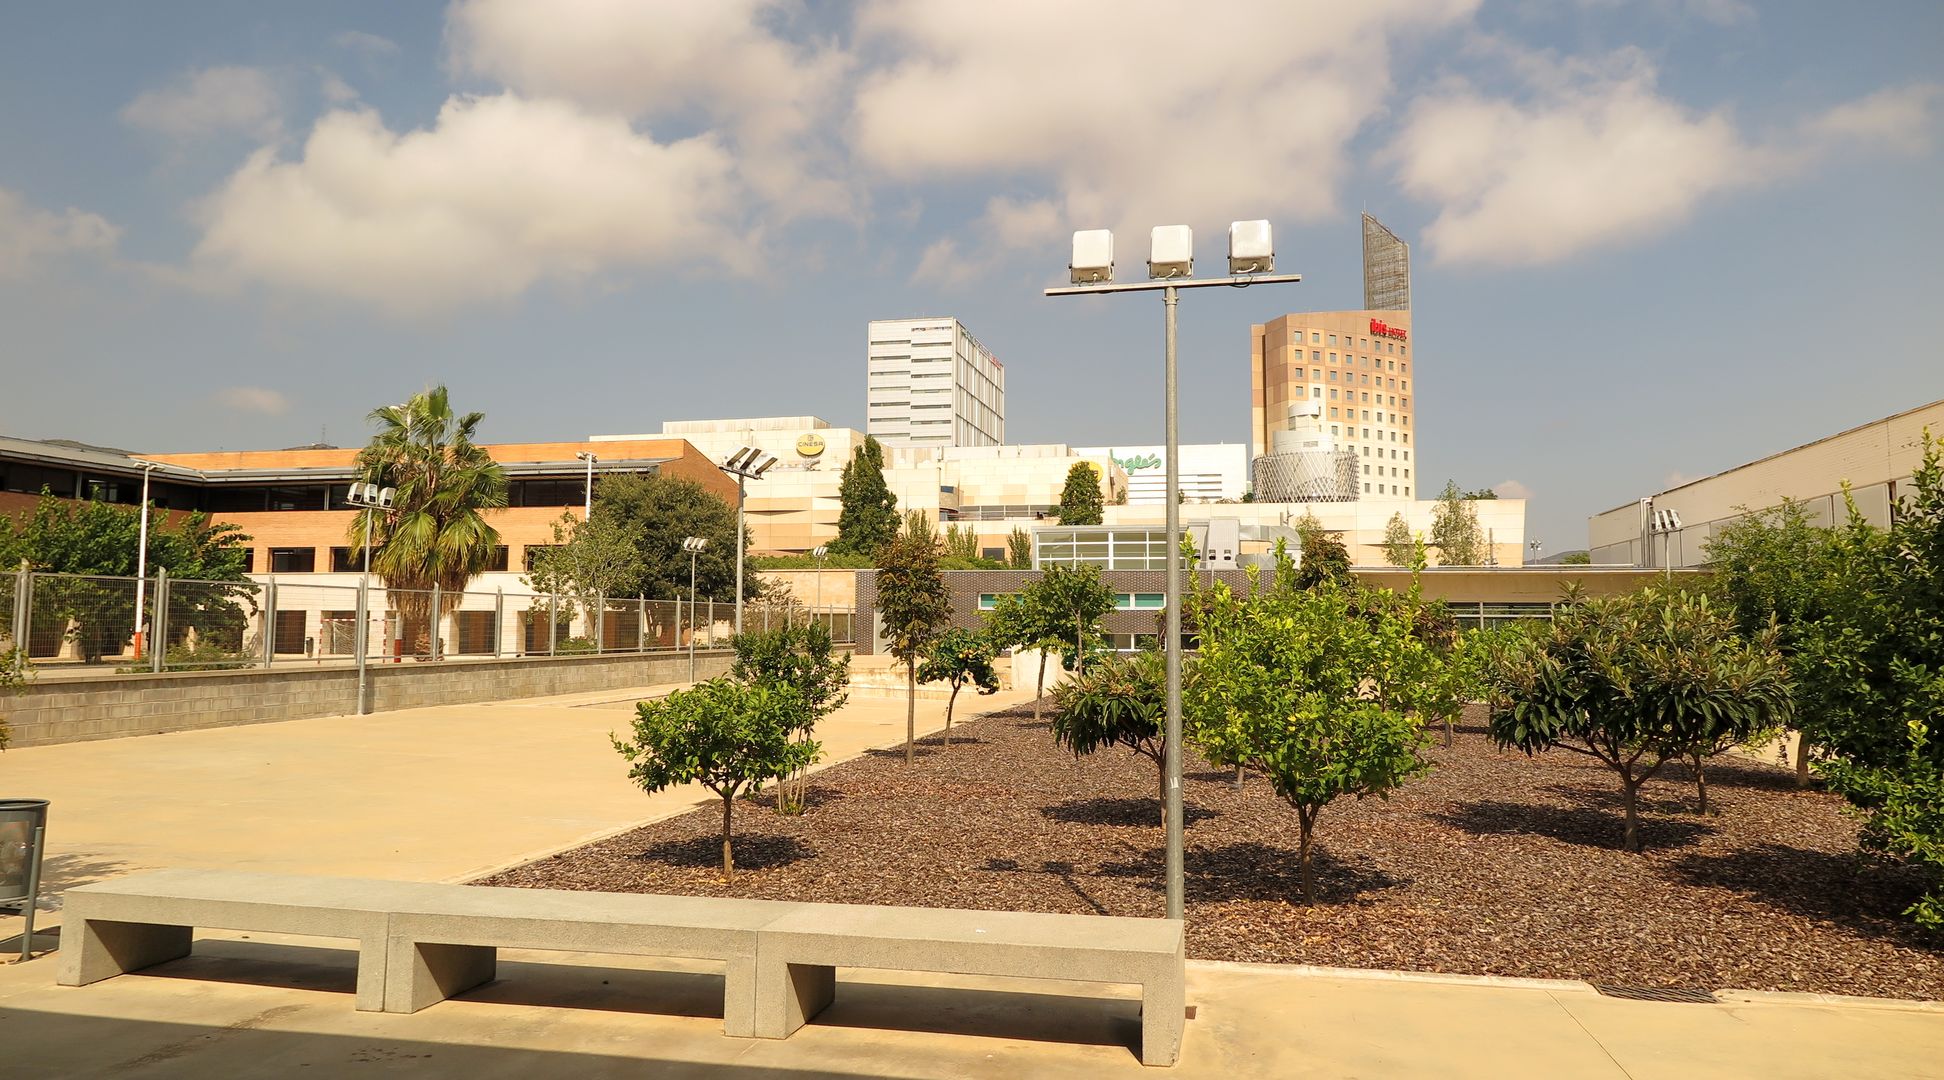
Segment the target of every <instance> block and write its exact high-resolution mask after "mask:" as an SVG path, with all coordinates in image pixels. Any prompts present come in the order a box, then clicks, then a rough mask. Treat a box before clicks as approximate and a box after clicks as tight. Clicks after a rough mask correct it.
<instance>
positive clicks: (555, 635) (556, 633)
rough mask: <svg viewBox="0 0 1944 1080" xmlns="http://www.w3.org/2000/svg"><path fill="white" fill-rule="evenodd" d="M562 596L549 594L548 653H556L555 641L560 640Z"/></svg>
mask: <svg viewBox="0 0 1944 1080" xmlns="http://www.w3.org/2000/svg"><path fill="white" fill-rule="evenodd" d="M559 623H560V597H558V596H556V595H554V594H553V593H548V594H547V655H548V656H552V655H553V654H554V643H555V642H557V641H559V640H560V625H559Z"/></svg>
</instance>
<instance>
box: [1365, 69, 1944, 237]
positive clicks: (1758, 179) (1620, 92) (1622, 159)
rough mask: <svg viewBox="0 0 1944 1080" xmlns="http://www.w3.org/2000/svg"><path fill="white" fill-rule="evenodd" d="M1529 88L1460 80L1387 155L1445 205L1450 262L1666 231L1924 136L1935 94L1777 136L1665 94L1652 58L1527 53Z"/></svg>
mask: <svg viewBox="0 0 1944 1080" xmlns="http://www.w3.org/2000/svg"><path fill="white" fill-rule="evenodd" d="M1509 66H1510V67H1511V68H1513V69H1515V70H1517V71H1518V72H1519V73H1520V75H1521V76H1522V77H1523V78H1524V79H1525V80H1526V81H1527V82H1528V83H1529V84H1530V91H1529V93H1527V94H1526V95H1525V96H1524V97H1522V98H1514V97H1512V96H1501V95H1492V94H1487V93H1484V92H1482V91H1480V90H1479V89H1477V88H1476V87H1475V86H1473V85H1471V84H1469V83H1465V82H1457V83H1452V84H1448V85H1447V86H1446V87H1445V88H1443V89H1442V90H1440V91H1437V92H1434V93H1432V94H1429V95H1426V96H1424V97H1421V98H1419V99H1418V100H1417V101H1416V102H1415V103H1413V104H1412V106H1411V107H1410V109H1409V110H1408V112H1407V113H1406V114H1405V117H1404V121H1403V124H1402V126H1401V128H1400V130H1399V132H1398V134H1397V136H1396V137H1395V139H1394V140H1393V141H1392V142H1391V143H1390V145H1389V146H1388V147H1387V149H1386V150H1385V152H1384V155H1383V156H1384V158H1385V159H1386V160H1388V161H1390V162H1391V163H1393V164H1394V165H1395V168H1396V172H1397V179H1398V182H1399V184H1400V186H1402V188H1403V189H1404V190H1405V192H1406V193H1408V194H1410V195H1413V196H1415V197H1417V198H1419V199H1422V200H1424V201H1426V202H1430V203H1432V204H1434V205H1436V206H1437V207H1438V208H1439V213H1438V216H1437V218H1436V220H1434V221H1433V222H1432V223H1431V225H1430V226H1429V227H1428V228H1427V229H1426V230H1425V234H1424V239H1425V242H1426V243H1427V244H1428V245H1429V247H1430V250H1431V253H1432V255H1433V257H1434V258H1436V259H1437V260H1439V261H1442V262H1453V263H1467V262H1468V263H1486V264H1538V263H1547V262H1553V261H1556V260H1559V259H1563V258H1566V257H1568V256H1571V255H1574V254H1577V253H1579V252H1581V251H1585V250H1588V249H1593V248H1600V247H1609V246H1615V245H1619V244H1624V243H1627V242H1629V241H1632V240H1635V239H1638V238H1641V237H1644V236H1651V235H1654V234H1657V233H1659V232H1661V231H1664V230H1666V229H1667V228H1670V227H1672V226H1673V225H1675V224H1677V223H1679V222H1680V221H1682V220H1684V219H1685V218H1686V217H1687V216H1688V215H1689V214H1690V213H1692V212H1693V211H1694V209H1695V207H1696V206H1697V205H1698V204H1700V203H1701V202H1702V200H1704V199H1707V198H1709V197H1710V196H1714V195H1718V194H1721V193H1724V192H1728V191H1734V190H1738V189H1743V188H1748V187H1753V186H1757V185H1760V184H1763V183H1767V182H1770V181H1772V180H1774V179H1776V178H1778V177H1782V176H1787V175H1789V174H1791V173H1793V172H1795V171H1797V170H1799V169H1800V168H1802V167H1803V166H1805V165H1807V164H1809V163H1810V162H1812V161H1814V160H1816V159H1817V158H1819V157H1822V156H1825V155H1827V154H1828V153H1829V152H1830V151H1831V150H1832V149H1833V148H1834V145H1835V144H1836V143H1837V142H1839V141H1843V140H1852V141H1853V140H1864V141H1870V142H1881V141H1890V140H1892V139H1895V138H1899V137H1903V136H1907V135H1909V134H1911V133H1913V132H1916V133H1919V134H1921V129H1922V127H1923V125H1924V123H1925V122H1926V118H1927V115H1928V111H1929V104H1930V99H1931V96H1932V92H1931V91H1930V90H1928V89H1926V88H1912V89H1907V90H1904V91H1899V92H1895V93H1888V94H1878V95H1874V96H1872V97H1870V98H1866V99H1864V100H1862V101H1859V102H1855V103H1851V104H1849V105H1845V106H1839V107H1837V108H1835V109H1832V110H1829V111H1828V112H1825V113H1822V114H1820V115H1818V116H1814V117H1809V118H1806V119H1805V120H1804V121H1802V122H1801V123H1800V124H1798V125H1796V126H1795V127H1793V128H1791V129H1789V130H1788V131H1786V132H1785V133H1783V134H1781V135H1778V136H1775V137H1770V138H1766V139H1759V138H1753V137H1750V136H1749V135H1746V134H1744V133H1743V131H1742V130H1741V129H1740V128H1739V127H1738V126H1737V124H1736V123H1735V121H1734V118H1733V117H1732V116H1731V114H1730V113H1729V112H1728V111H1727V110H1725V109H1718V110H1714V111H1700V110H1696V109H1691V108H1688V107H1686V106H1684V105H1682V104H1680V103H1678V102H1676V101H1673V100H1671V99H1669V98H1668V97H1666V96H1664V95H1663V94H1661V93H1660V91H1659V89H1658V87H1657V85H1656V82H1657V80H1656V76H1655V72H1654V69H1653V67H1652V66H1651V65H1650V64H1648V63H1646V62H1645V60H1644V59H1643V58H1642V57H1641V55H1640V54H1638V53H1637V52H1634V51H1632V50H1622V51H1621V52H1620V53H1616V54H1614V55H1613V56H1611V57H1608V58H1605V61H1604V62H1603V61H1602V59H1601V58H1569V59H1567V60H1563V61H1560V60H1553V59H1551V58H1547V57H1540V56H1535V55H1533V54H1526V55H1524V56H1523V57H1517V58H1514V59H1513V60H1512V62H1511V63H1510V65H1509Z"/></svg>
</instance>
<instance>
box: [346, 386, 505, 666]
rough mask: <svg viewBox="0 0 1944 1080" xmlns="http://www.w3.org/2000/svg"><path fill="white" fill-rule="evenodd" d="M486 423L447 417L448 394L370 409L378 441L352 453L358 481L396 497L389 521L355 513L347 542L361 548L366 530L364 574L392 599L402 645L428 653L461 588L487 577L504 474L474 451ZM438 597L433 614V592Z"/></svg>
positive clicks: (477, 417) (440, 390)
mask: <svg viewBox="0 0 1944 1080" xmlns="http://www.w3.org/2000/svg"><path fill="white" fill-rule="evenodd" d="M485 418H486V417H485V414H484V413H476V412H474V413H467V414H465V415H464V416H460V415H458V414H456V413H454V412H453V411H452V403H451V401H450V400H449V399H448V398H447V396H446V388H445V387H443V386H435V387H433V388H431V389H430V390H425V391H422V392H420V393H417V394H413V395H412V397H411V398H410V400H408V401H406V402H405V403H404V404H403V405H386V406H384V407H383V408H379V409H374V410H372V412H371V419H372V420H373V421H375V422H376V423H377V424H378V425H379V430H378V433H377V434H376V435H373V436H372V437H371V441H370V442H369V443H367V444H366V445H365V448H364V449H362V450H360V451H358V458H357V465H358V470H359V472H360V473H362V474H363V476H364V477H365V479H366V480H369V481H373V482H376V483H378V484H381V485H383V486H387V487H395V488H397V489H398V493H397V495H396V497H395V498H394V499H393V502H392V507H393V510H392V512H391V513H384V512H381V511H378V510H361V511H359V512H358V515H357V516H356V517H354V518H353V519H352V520H351V524H350V526H349V527H348V528H347V529H346V530H345V536H347V537H348V538H349V539H350V542H351V543H352V544H354V545H358V546H362V545H363V544H364V540H365V529H366V526H367V524H369V526H370V529H371V534H370V535H371V537H372V554H371V568H372V569H373V570H375V571H377V573H378V576H379V577H380V578H381V579H383V581H384V583H385V589H386V590H387V591H388V592H390V593H391V594H392V604H393V605H394V606H395V607H396V608H397V609H398V612H399V616H400V619H401V620H402V622H403V623H404V627H403V632H404V635H405V640H406V641H407V642H409V643H413V644H414V645H415V646H416V644H417V643H419V642H421V641H423V642H427V643H429V642H430V640H431V635H432V634H433V633H435V632H436V631H435V630H434V629H433V626H434V622H435V620H437V619H439V618H442V617H443V616H444V615H445V614H446V613H447V612H450V611H452V610H453V609H455V608H457V607H458V606H459V601H460V600H461V599H463V598H462V597H461V596H460V593H461V591H462V590H464V589H465V587H466V584H467V583H468V582H470V581H471V580H472V579H473V578H475V577H477V576H478V575H479V574H480V573H481V572H482V571H484V570H485V569H486V565H487V564H488V563H489V562H490V561H491V560H492V558H493V554H494V551H495V549H497V548H498V547H499V532H498V530H496V529H494V528H493V527H492V526H491V525H489V524H487V523H486V513H485V512H486V511H488V510H496V509H499V508H501V507H504V506H505V505H506V474H505V472H504V471H502V470H501V469H500V466H499V463H498V462H496V461H494V460H493V459H492V457H491V456H490V455H488V454H487V453H486V451H485V449H484V448H483V447H481V446H479V445H478V444H477V443H475V442H473V436H474V434H475V433H476V432H477V431H478V430H479V424H480V421H482V420H484V419H485ZM434 586H437V587H438V588H440V589H443V590H444V596H443V598H442V601H441V604H440V607H441V608H442V609H443V610H440V611H436V612H435V611H433V610H432V597H431V591H430V590H431V589H432V588H433V587H434Z"/></svg>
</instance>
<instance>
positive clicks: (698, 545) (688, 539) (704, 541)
mask: <svg viewBox="0 0 1944 1080" xmlns="http://www.w3.org/2000/svg"><path fill="white" fill-rule="evenodd" d="M708 546H709V538H708V537H706V536H685V537H683V538H682V550H683V551H686V552H688V553H689V682H694V681H695V557H696V556H697V555H700V554H702V549H703V548H705V547H708Z"/></svg>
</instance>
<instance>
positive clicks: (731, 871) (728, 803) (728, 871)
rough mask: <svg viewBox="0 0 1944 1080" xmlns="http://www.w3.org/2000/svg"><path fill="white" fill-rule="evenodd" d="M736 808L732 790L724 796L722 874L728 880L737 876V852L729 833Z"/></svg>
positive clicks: (734, 795)
mask: <svg viewBox="0 0 1944 1080" xmlns="http://www.w3.org/2000/svg"><path fill="white" fill-rule="evenodd" d="M735 809H736V794H735V792H733V791H732V792H730V793H729V794H727V795H724V796H723V797H722V876H723V878H724V880H728V879H730V878H733V877H735V876H736V853H735V851H734V850H733V849H731V848H730V846H729V833H730V829H731V827H732V822H733V821H734V818H732V817H731V815H732V814H733V813H734V812H735Z"/></svg>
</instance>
